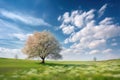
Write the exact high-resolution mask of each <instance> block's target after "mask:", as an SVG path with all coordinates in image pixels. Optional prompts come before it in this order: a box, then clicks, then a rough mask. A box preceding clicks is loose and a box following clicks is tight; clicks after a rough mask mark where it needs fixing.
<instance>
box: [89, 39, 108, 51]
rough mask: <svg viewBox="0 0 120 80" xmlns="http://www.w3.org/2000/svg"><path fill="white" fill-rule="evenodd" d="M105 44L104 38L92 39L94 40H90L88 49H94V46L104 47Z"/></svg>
mask: <svg viewBox="0 0 120 80" xmlns="http://www.w3.org/2000/svg"><path fill="white" fill-rule="evenodd" d="M105 45H106V40H104V39H101V40H94V41H92V42H90V44H89V45H88V47H89V48H90V49H94V48H101V47H104V46H105Z"/></svg>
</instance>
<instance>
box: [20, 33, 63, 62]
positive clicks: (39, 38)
mask: <svg viewBox="0 0 120 80" xmlns="http://www.w3.org/2000/svg"><path fill="white" fill-rule="evenodd" d="M22 51H23V53H25V54H26V55H28V57H29V58H33V57H40V58H41V59H42V62H41V63H45V58H46V57H48V58H53V59H59V58H62V56H61V55H60V54H59V52H60V51H61V47H60V44H59V42H58V41H57V40H56V38H55V37H54V36H53V35H52V34H51V33H50V32H48V31H42V32H35V33H34V34H33V35H31V36H29V37H28V40H27V41H26V44H25V46H24V48H23V49H22Z"/></svg>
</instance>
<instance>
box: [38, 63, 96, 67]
mask: <svg viewBox="0 0 120 80" xmlns="http://www.w3.org/2000/svg"><path fill="white" fill-rule="evenodd" d="M37 64H38V65H44V66H53V67H54V66H63V67H70V66H73V67H84V68H85V67H89V66H94V65H88V64H62V63H45V64H41V63H37Z"/></svg>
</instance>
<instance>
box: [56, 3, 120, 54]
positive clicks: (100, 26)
mask: <svg viewBox="0 0 120 80" xmlns="http://www.w3.org/2000/svg"><path fill="white" fill-rule="evenodd" d="M106 7H107V4H105V5H103V6H102V7H101V8H100V9H99V10H98V11H96V10H94V9H91V10H88V11H83V10H75V11H72V12H65V13H64V14H63V15H62V16H59V17H58V18H59V19H58V20H59V21H60V22H62V23H61V25H60V29H62V31H63V34H69V35H68V37H67V38H66V39H65V40H64V43H65V44H71V45H70V46H69V48H67V49H64V50H63V51H62V52H63V53H69V52H71V53H75V52H77V53H86V52H87V53H89V54H96V53H109V52H110V53H111V52H113V51H115V50H111V49H109V48H108V46H107V41H108V39H112V38H114V37H118V36H120V26H119V25H117V24H116V23H114V19H113V18H111V17H105V18H104V19H102V20H100V21H97V20H96V17H97V15H100V16H102V15H103V13H104V11H105V9H106ZM97 12H98V13H97ZM96 13H97V15H96ZM71 26H72V27H73V28H72V29H70V28H71ZM68 27H69V28H68ZM64 29H65V30H64ZM68 30H70V32H69V31H68ZM67 32H68V33H67ZM113 45H116V44H113Z"/></svg>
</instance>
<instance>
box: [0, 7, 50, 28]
mask: <svg viewBox="0 0 120 80" xmlns="http://www.w3.org/2000/svg"><path fill="white" fill-rule="evenodd" d="M0 15H2V16H4V17H6V18H9V19H11V20H14V21H21V22H23V23H25V24H28V25H32V26H51V25H50V24H49V23H47V22H45V21H44V20H43V19H41V18H36V17H33V16H31V15H26V14H22V13H20V12H11V11H7V10H3V9H1V10H0Z"/></svg>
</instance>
